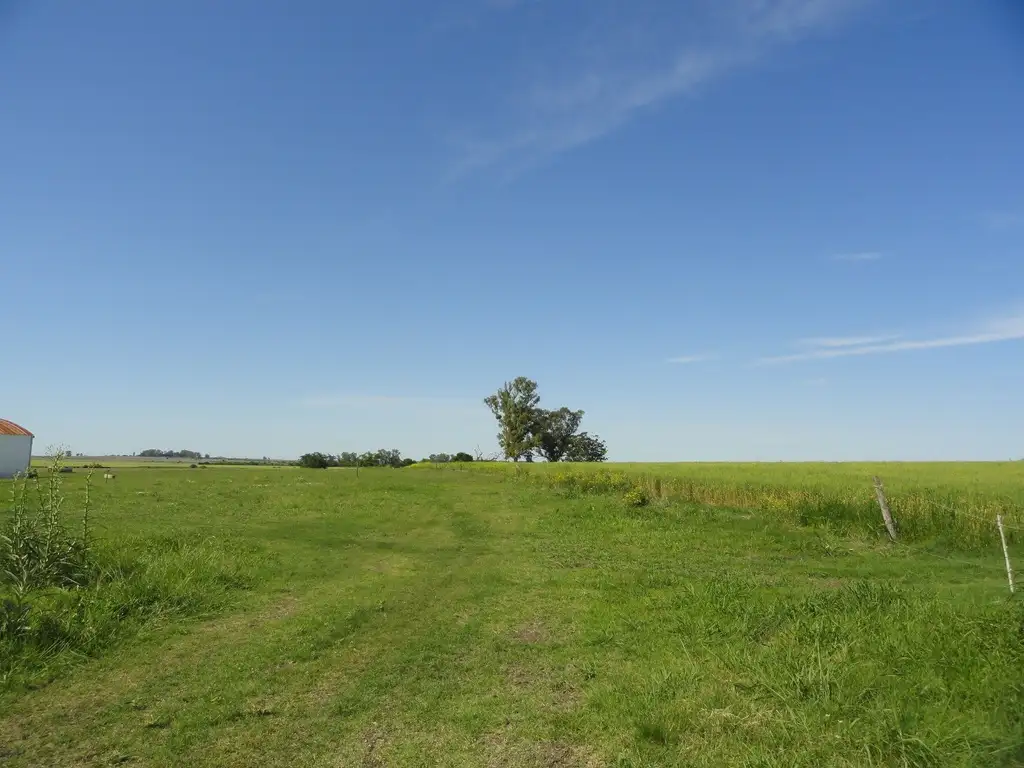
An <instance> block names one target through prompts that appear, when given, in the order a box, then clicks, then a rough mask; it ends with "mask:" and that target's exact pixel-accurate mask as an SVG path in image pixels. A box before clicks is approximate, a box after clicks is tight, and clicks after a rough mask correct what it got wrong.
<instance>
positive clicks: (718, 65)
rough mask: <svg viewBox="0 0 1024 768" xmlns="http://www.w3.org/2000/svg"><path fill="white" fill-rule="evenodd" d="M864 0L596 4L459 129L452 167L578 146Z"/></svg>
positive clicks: (509, 165) (470, 168)
mask: <svg viewBox="0 0 1024 768" xmlns="http://www.w3.org/2000/svg"><path fill="white" fill-rule="evenodd" d="M868 2H871V0H715V2H710V0H689V1H688V2H678V3H674V4H668V5H664V4H656V3H652V2H651V1H650V0H634V1H633V2H631V3H630V4H628V5H626V4H623V5H622V6H620V7H619V10H620V11H621V12H620V13H617V14H611V15H610V16H609V17H608V18H607V19H604V20H601V18H600V14H599V13H598V12H597V10H595V11H594V17H595V18H588V19H586V20H584V21H583V22H582V23H580V24H578V25H576V29H578V30H579V32H578V36H577V37H576V38H574V39H567V40H565V41H563V43H562V44H561V45H559V46H557V47H555V48H554V49H552V50H555V51H557V53H553V54H549V55H548V56H544V55H543V54H542V53H538V54H537V55H536V56H535V59H534V61H533V64H534V66H535V67H536V70H538V71H543V72H544V73H545V74H544V76H543V77H542V78H537V79H535V80H534V81H533V82H532V83H531V84H530V85H527V86H526V87H525V88H523V87H519V88H514V89H513V95H512V96H510V97H509V98H510V101H511V102H512V106H511V107H510V108H509V109H508V110H505V111H503V110H500V109H496V110H492V111H493V112H494V114H495V122H494V125H493V126H492V128H491V129H490V130H488V129H487V127H486V126H484V127H482V126H480V125H477V126H474V127H471V128H469V129H468V130H465V131H463V132H462V135H461V136H460V137H459V139H458V140H457V141H456V144H457V146H458V155H459V156H458V158H457V161H456V163H455V167H454V168H453V170H452V176H454V177H457V176H461V175H465V174H467V173H471V172H474V171H478V170H481V169H483V168H491V167H500V168H503V169H505V170H506V171H508V170H510V169H512V170H515V169H521V168H523V167H528V166H530V165H532V164H534V163H536V162H537V161H539V160H542V159H544V158H546V157H550V156H551V155H554V154H557V153H560V152H564V151H567V150H571V149H573V148H576V147H580V146H582V145H584V144H587V143H589V142H591V141H594V140H595V139H598V138H600V137H602V136H604V135H606V134H608V133H610V132H611V131H614V130H615V129H617V128H619V127H620V126H622V125H624V124H625V123H627V122H629V121H630V120H632V119H634V118H635V117H636V116H638V115H639V114H642V113H643V112H645V111H647V110H650V109H653V108H654V107H656V106H657V105H659V104H661V103H663V102H666V101H669V100H671V99H674V98H677V97H680V96H684V95H686V94H690V93H693V92H695V91H696V90H697V89H699V88H702V87H704V86H706V85H708V84H709V83H712V82H713V81H716V80H718V79H720V78H721V77H723V76H725V75H727V74H728V73H730V72H732V71H734V70H735V69H737V68H738V67H741V66H744V65H750V64H753V63H756V62H757V61H759V60H761V59H763V58H764V57H765V56H767V55H769V54H770V53H771V52H772V51H773V50H774V49H775V48H777V47H780V46H782V45H786V44H790V43H793V42H796V41H799V40H801V39H804V38H805V37H807V36H810V35H813V34H816V33H818V32H820V31H822V30H823V29H826V28H829V27H832V26H834V25H836V24H838V23H840V22H842V21H844V20H845V19H847V18H849V16H850V15H851V12H853V11H854V10H856V9H857V8H859V7H861V6H863V5H865V4H867V3H868ZM497 3H498V4H499V5H503V6H509V5H513V6H514V5H517V4H518V3H516V2H515V0H497ZM593 7H594V8H595V9H597V8H599V7H600V6H598V5H597V4H595V5H594V6H593ZM623 9H625V10H623ZM538 59H540V60H538ZM506 93H508V91H506Z"/></svg>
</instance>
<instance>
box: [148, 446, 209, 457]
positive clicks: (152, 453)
mask: <svg viewBox="0 0 1024 768" xmlns="http://www.w3.org/2000/svg"><path fill="white" fill-rule="evenodd" d="M139 456H144V457H145V458H147V459H208V458H210V454H208V453H207V454H205V455H204V454H202V453H200V452H199V451H161V450H160V449H159V448H147V449H146V450H144V451H141V452H140V453H139Z"/></svg>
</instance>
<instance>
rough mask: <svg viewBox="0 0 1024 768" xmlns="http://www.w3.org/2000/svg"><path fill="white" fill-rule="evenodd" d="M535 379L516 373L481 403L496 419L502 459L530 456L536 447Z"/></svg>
mask: <svg viewBox="0 0 1024 768" xmlns="http://www.w3.org/2000/svg"><path fill="white" fill-rule="evenodd" d="M539 402H540V395H538V394H537V382H535V381H532V380H531V379H528V378H526V377H525V376H519V377H517V378H516V379H513V380H512V381H506V382H505V385H504V386H503V387H502V388H501V389H499V390H498V391H497V392H495V393H494V394H493V395H491V396H490V397H487V398H484V403H486V404H487V407H488V408H490V409H491V413H493V414H494V418H496V419H497V420H498V445H500V446H501V450H502V452H503V453H504V454H505V458H507V459H512V461H519V460H520V459H523V458H531V457H532V456H533V450H534V448H536V447H537V439H538V434H539V432H538V429H537V416H538V409H537V404H538V403H539Z"/></svg>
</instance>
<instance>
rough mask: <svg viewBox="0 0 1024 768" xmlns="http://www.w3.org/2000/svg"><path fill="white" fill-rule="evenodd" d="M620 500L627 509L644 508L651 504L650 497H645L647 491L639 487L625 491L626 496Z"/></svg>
mask: <svg viewBox="0 0 1024 768" xmlns="http://www.w3.org/2000/svg"><path fill="white" fill-rule="evenodd" d="M622 500H623V501H624V502H625V503H626V506H629V507H646V506H647V505H648V504H650V503H651V497H650V496H648V495H647V489H646V488H644V487H643V486H641V485H638V486H636V487H634V488H631V489H630V490H628V491H626V495H625V496H623V497H622Z"/></svg>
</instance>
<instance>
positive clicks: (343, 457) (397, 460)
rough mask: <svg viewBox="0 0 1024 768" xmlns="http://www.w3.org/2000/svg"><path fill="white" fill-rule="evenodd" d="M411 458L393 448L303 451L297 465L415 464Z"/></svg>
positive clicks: (392, 465) (312, 466)
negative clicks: (331, 451)
mask: <svg viewBox="0 0 1024 768" xmlns="http://www.w3.org/2000/svg"><path fill="white" fill-rule="evenodd" d="M415 463H416V462H415V460H413V459H405V458H402V454H401V452H400V451H399V450H397V449H395V448H391V449H388V448H381V449H380V450H378V451H367V452H366V453H351V452H348V451H343V452H342V453H338V454H334V453H321V452H320V451H314V452H313V453H304V454H302V456H300V457H299V461H298V465H299V466H300V467H307V468H309V469H327V468H328V467H408V466H409V465H410V464H415Z"/></svg>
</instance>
